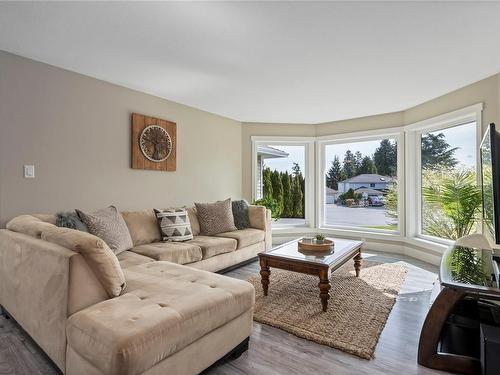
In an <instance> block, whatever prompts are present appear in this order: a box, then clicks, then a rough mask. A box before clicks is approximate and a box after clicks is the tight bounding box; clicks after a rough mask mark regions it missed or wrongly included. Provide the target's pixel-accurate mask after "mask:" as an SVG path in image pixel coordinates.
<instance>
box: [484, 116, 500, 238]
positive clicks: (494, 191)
mask: <svg viewBox="0 0 500 375" xmlns="http://www.w3.org/2000/svg"><path fill="white" fill-rule="evenodd" d="M480 154H481V177H482V192H483V221H484V226H483V229H484V230H483V232H484V234H485V235H487V236H489V237H490V239H491V240H492V241H493V242H494V243H496V244H497V245H500V134H499V133H498V132H497V131H496V129H495V124H490V125H489V126H488V129H486V133H485V134H484V137H483V139H482V141H481V146H480Z"/></svg>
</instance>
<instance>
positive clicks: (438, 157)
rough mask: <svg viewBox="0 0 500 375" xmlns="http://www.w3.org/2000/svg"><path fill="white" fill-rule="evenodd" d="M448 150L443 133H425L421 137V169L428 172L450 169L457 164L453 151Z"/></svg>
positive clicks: (453, 149)
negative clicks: (428, 170)
mask: <svg viewBox="0 0 500 375" xmlns="http://www.w3.org/2000/svg"><path fill="white" fill-rule="evenodd" d="M456 150H458V147H454V148H450V145H449V144H448V142H446V140H445V135H444V134H443V133H439V134H432V133H427V134H426V135H424V136H423V137H422V168H423V169H430V170H440V169H451V168H453V167H455V166H456V165H457V164H458V160H457V159H455V151H456Z"/></svg>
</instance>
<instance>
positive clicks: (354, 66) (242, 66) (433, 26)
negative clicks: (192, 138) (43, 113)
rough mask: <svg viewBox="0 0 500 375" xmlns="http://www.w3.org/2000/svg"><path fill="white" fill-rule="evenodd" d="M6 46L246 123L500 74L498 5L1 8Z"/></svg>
mask: <svg viewBox="0 0 500 375" xmlns="http://www.w3.org/2000/svg"><path fill="white" fill-rule="evenodd" d="M0 49H2V50H6V51H9V52H12V53H15V54H19V55H22V56H26V57H29V58H32V59H35V60H39V61H43V62H46V63H49V64H52V65H56V66H60V67H63V68H66V69H69V70H72V71H76V72H79V73H83V74H86V75H89V76H92V77H96V78H99V79H103V80H106V81H109V82H113V83H117V84H119V85H123V86H126V87H130V88H133V89H137V90H140V91H144V92H148V93H151V94H154V95H158V96H160V97H163V98H167V99H170V100H174V101H177V102H180V103H184V104H187V105H190V106H193V107H197V108H201V109H204V110H207V111H210V112H214V113H217V114H221V115H224V116H228V117H231V118H234V119H237V120H241V121H259V122H296V123H318V122H326V121H333V120H340V119H346V118H353V117H361V116H367V115H374V114H378V113H385V112H392V111H398V110H402V109H406V108H408V107H411V106H414V105H416V104H419V103H422V102H424V101H427V100H429V99H432V98H434V97H437V96H440V95H442V94H445V93H447V92H450V91H452V90H455V89H457V88H460V87H462V86H465V85H467V84H470V83H472V82H475V81H478V80H480V79H482V78H485V77H488V76H490V75H493V74H495V73H497V72H499V71H500V3H478V2H475V3H464V2H460V3H452V2H441V3H429V2H416V3H403V2H397V3H396V2H390V3H377V2H369V3H359V2H350V3H331V2H330V3H328V2H322V3H313V2H303V3H297V2H295V3H286V2H278V3H269V2H268V3H257V2H229V3H207V2H202V3H189V2H182V3H147V2H139V3H118V2H114V3H88V2H87V3H44V2H35V3H5V2H3V3H0Z"/></svg>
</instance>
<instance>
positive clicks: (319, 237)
mask: <svg viewBox="0 0 500 375" xmlns="http://www.w3.org/2000/svg"><path fill="white" fill-rule="evenodd" d="M314 240H315V242H316V243H317V244H323V243H325V235H324V234H321V233H318V234H317V235H316V236H314Z"/></svg>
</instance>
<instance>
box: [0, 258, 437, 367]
mask: <svg viewBox="0 0 500 375" xmlns="http://www.w3.org/2000/svg"><path fill="white" fill-rule="evenodd" d="M364 257H365V258H367V257H370V258H371V259H373V260H376V261H381V262H400V263H402V264H404V265H405V266H407V268H408V269H409V272H408V274H407V277H406V279H405V282H404V284H403V286H402V288H401V292H400V294H399V296H398V299H397V302H396V304H395V305H394V308H393V310H392V312H391V314H390V316H389V319H388V321H387V324H386V326H385V329H384V331H383V332H382V335H381V336H380V340H379V343H378V345H377V348H376V351H375V359H373V360H371V361H368V360H364V359H360V358H358V357H355V356H353V355H350V354H347V353H344V352H342V351H339V350H336V349H333V348H330V347H327V346H324V345H319V344H316V343H314V342H311V341H307V340H305V339H301V338H298V337H295V336H293V335H291V334H289V333H286V332H284V331H281V330H279V329H276V328H273V327H270V326H266V325H263V324H259V323H254V331H253V334H252V336H251V339H250V348H249V350H248V351H247V352H245V353H244V354H243V355H242V356H241V357H240V358H238V359H236V360H233V361H230V362H225V363H222V364H220V365H218V366H217V367H214V368H213V369H211V370H210V371H209V372H208V374H210V375H216V374H217V375H218V374H220V375H242V374H248V375H278V374H280V375H281V374H287V375H312V374H335V375H344V374H349V375H351V374H355V375H364V374H366V375H401V374H404V375H413V374H419V375H430V374H436V375H437V374H444V373H443V372H440V371H433V370H429V369H427V368H424V367H421V366H418V365H417V361H416V356H417V345H418V338H419V335H420V329H421V327H422V323H423V321H424V318H425V315H426V313H427V311H428V307H429V300H430V296H431V291H432V288H433V283H434V281H435V280H436V278H437V275H436V273H437V267H434V266H431V265H429V264H426V263H423V262H420V261H417V260H415V259H412V258H409V257H405V256H403V255H395V254H386V253H370V254H364ZM258 271H259V267H258V263H257V262H254V263H251V264H249V265H246V266H243V267H240V268H238V269H236V270H233V271H231V272H229V273H227V274H226V275H228V276H231V277H235V278H239V279H248V278H249V277H250V276H251V275H253V274H255V273H257V272H258ZM271 283H272V269H271ZM0 374H2V375H3V374H16V375H17V374H19V375H21V374H26V375H38V374H40V375H42V374H50V375H53V374H59V371H58V370H57V369H56V368H55V367H54V365H53V364H52V363H51V362H50V361H49V360H48V359H47V358H46V357H45V355H44V354H43V353H42V352H41V351H40V349H38V348H37V347H36V345H35V344H33V342H32V340H31V339H30V338H29V337H28V336H27V335H26V334H25V333H24V332H22V330H21V329H20V328H19V327H18V326H17V324H16V323H15V322H13V321H12V320H6V319H4V318H3V317H0ZM168 375H175V374H168Z"/></svg>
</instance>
